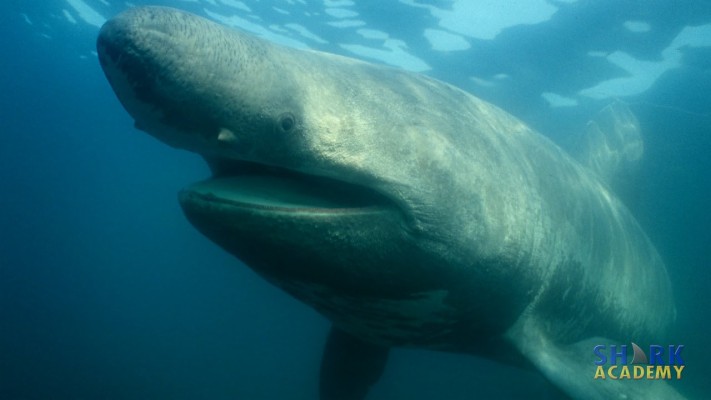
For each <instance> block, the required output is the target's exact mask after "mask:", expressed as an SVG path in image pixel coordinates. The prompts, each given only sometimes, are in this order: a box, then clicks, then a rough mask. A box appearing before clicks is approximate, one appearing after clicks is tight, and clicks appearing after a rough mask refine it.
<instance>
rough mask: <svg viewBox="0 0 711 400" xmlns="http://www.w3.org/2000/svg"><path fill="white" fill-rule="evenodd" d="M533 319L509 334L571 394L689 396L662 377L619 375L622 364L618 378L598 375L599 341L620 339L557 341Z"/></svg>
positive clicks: (627, 399) (623, 398) (629, 399)
mask: <svg viewBox="0 0 711 400" xmlns="http://www.w3.org/2000/svg"><path fill="white" fill-rule="evenodd" d="M534 319H535V318H530V320H531V321H519V322H518V323H517V324H516V326H514V327H513V328H512V329H511V330H509V332H508V334H507V336H508V338H509V339H510V340H511V341H512V342H513V343H514V345H515V346H516V347H517V348H518V349H519V351H521V353H522V354H523V356H524V357H526V358H527V359H528V360H529V361H531V363H532V364H533V365H534V366H535V367H536V368H537V369H538V370H539V371H541V373H543V375H544V376H545V377H546V378H548V380H549V381H551V383H553V384H554V385H556V386H558V387H559V388H560V389H561V390H562V391H563V392H565V394H567V395H568V396H570V397H572V398H574V399H587V400H598V399H599V400H608V399H620V400H636V399H668V400H684V399H686V398H685V397H684V396H682V395H681V394H679V392H677V391H676V390H675V389H674V388H672V387H671V386H670V385H668V384H667V383H666V382H664V381H663V380H645V379H639V380H633V379H620V374H621V371H619V369H620V367H621V366H619V367H618V368H617V369H618V371H616V372H615V374H616V376H615V377H616V378H617V379H612V378H611V377H606V378H605V379H602V377H599V378H598V379H595V375H596V372H597V365H595V363H594V361H595V359H596V357H595V355H594V353H593V349H594V348H595V346H597V345H600V344H611V343H617V342H618V341H616V340H612V339H607V338H601V337H594V338H589V339H585V340H582V341H579V342H576V343H572V344H567V345H558V344H556V343H553V342H552V341H551V340H549V339H548V337H547V335H546V334H545V332H544V331H543V330H542V329H539V327H538V324H537V323H536V322H535V321H532V320H534ZM605 367H607V366H605Z"/></svg>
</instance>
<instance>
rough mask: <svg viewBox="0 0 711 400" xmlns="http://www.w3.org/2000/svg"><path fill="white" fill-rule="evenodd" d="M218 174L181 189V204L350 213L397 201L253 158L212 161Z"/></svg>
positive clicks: (384, 206)
mask: <svg viewBox="0 0 711 400" xmlns="http://www.w3.org/2000/svg"><path fill="white" fill-rule="evenodd" d="M208 163H209V164H210V167H211V169H212V171H213V176H212V177H211V178H209V179H207V180H204V181H201V182H197V183H195V184H193V185H191V186H189V187H187V188H185V189H183V190H182V191H181V193H180V200H181V203H183V204H184V203H186V202H195V201H198V202H209V203H223V204H225V205H231V206H236V207H239V208H242V209H260V210H264V211H269V210H272V211H279V212H296V213H298V212H319V213H324V212H325V213H349V212H357V211H365V210H371V211H374V209H379V210H382V209H383V208H386V207H389V206H392V202H391V201H390V200H389V199H387V198H386V197H385V196H383V195H382V194H380V193H378V192H377V191H375V190H373V189H370V188H367V187H365V186H361V185H356V184H351V183H346V182H343V181H340V180H336V179H333V178H326V177H321V176H315V175H308V174H304V173H300V172H295V171H292V170H288V169H285V168H280V167H273V166H267V165H263V164H259V163H254V162H248V161H232V160H230V161H209V162H208Z"/></svg>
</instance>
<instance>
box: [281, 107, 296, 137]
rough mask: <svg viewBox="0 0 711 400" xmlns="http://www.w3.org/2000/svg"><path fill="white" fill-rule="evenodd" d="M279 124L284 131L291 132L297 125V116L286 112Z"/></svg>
mask: <svg viewBox="0 0 711 400" xmlns="http://www.w3.org/2000/svg"><path fill="white" fill-rule="evenodd" d="M277 126H278V128H279V130H280V131H281V132H282V133H289V132H291V131H292V130H294V127H295V126H296V118H295V117H294V115H293V114H292V113H288V112H287V113H284V114H282V115H281V116H280V117H279V123H278V125H277Z"/></svg>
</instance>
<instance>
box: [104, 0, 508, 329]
mask: <svg viewBox="0 0 711 400" xmlns="http://www.w3.org/2000/svg"><path fill="white" fill-rule="evenodd" d="M97 48H98V54H99V60H100V62H101V65H102V67H103V69H104V71H105V74H106V76H107V78H108V80H109V82H110V84H111V86H112V87H113V89H114V91H115V92H116V94H117V96H118V98H119V100H120V101H121V103H122V104H123V106H124V107H125V108H126V110H127V111H128V112H129V113H130V114H131V116H132V117H133V118H134V119H135V125H136V127H137V128H138V129H140V130H143V131H146V132H148V133H149V134H151V135H153V136H155V137H156V138H158V139H159V140H161V141H163V142H165V143H167V144H169V145H171V146H173V147H177V148H181V149H185V150H188V151H191V152H195V153H198V154H200V155H202V156H203V157H204V158H205V159H206V160H207V162H208V163H209V165H210V167H211V169H212V172H213V176H212V177H211V178H210V179H207V180H205V181H202V182H199V183H196V184H194V185H192V186H190V187H188V188H186V189H184V190H183V191H182V192H181V193H180V196H179V199H180V203H181V205H182V208H183V210H184V212H185V214H186V216H187V217H188V219H189V220H190V221H191V222H192V224H193V225H194V226H195V227H196V228H197V229H199V230H200V231H201V232H202V233H204V234H205V235H206V236H207V237H209V238H210V239H211V240H213V241H214V242H216V243H217V244H219V245H220V246H221V247H223V248H224V249H226V250H227V251H229V252H231V253H232V254H234V255H235V256H237V257H238V258H239V259H240V260H242V261H243V262H244V263H246V264H247V265H249V266H250V267H251V268H253V269H254V270H255V271H257V272H258V273H259V274H261V275H262V276H264V277H265V278H266V279H268V280H269V281H271V282H272V283H274V284H276V285H277V286H280V287H281V288H283V289H285V290H286V291H288V292H290V293H292V294H294V295H295V296H296V297H298V298H300V299H301V300H304V301H305V302H307V303H309V304H311V305H313V306H314V307H316V308H317V309H318V310H319V311H321V312H322V313H323V314H325V315H326V316H328V317H329V318H331V319H333V320H335V321H339V318H341V320H340V321H341V323H342V325H348V324H349V323H351V325H352V326H351V328H350V330H351V331H357V330H358V329H359V328H357V327H353V326H355V325H357V324H358V323H362V322H363V321H369V323H371V325H372V324H373V323H374V322H373V319H374V318H375V319H377V318H376V316H377V315H381V316H382V315H390V316H393V317H395V318H390V319H389V320H390V321H393V320H395V321H397V320H398V317H399V318H400V320H401V321H404V322H402V324H401V325H402V329H404V330H407V329H405V328H406V325H407V324H408V322H407V321H410V323H413V324H419V325H418V326H420V325H422V324H426V323H429V324H430V325H429V326H431V329H433V330H437V329H444V328H443V327H444V326H445V325H446V323H445V322H443V321H444V319H446V318H445V317H443V316H445V315H448V314H453V313H455V312H459V311H453V310H454V308H456V307H455V306H453V305H452V303H453V302H456V301H454V300H452V298H451V296H450V293H449V291H448V290H449V289H446V290H445V288H451V287H453V286H456V287H459V286H463V285H464V283H463V282H464V280H470V279H476V277H475V276H471V274H470V272H464V271H468V270H467V267H468V266H469V265H470V264H471V260H473V259H475V258H474V257H472V252H475V251H476V250H477V245H478V244H479V243H485V241H484V239H483V238H484V234H485V231H486V229H485V228H486V221H484V220H482V219H481V218H479V216H480V215H481V212H480V208H481V202H480V201H479V200H478V197H477V196H476V193H475V192H473V190H474V189H476V187H477V181H476V179H474V180H472V177H475V174H473V173H471V174H470V173H469V172H470V171H469V170H468V169H467V168H470V167H471V165H472V163H471V155H470V154H468V153H467V151H466V149H467V146H464V145H462V143H460V140H461V137H460V136H461V134H462V133H467V132H465V131H467V130H470V129H472V128H476V127H472V126H471V125H469V122H468V121H471V118H470V117H469V116H468V115H469V114H471V113H472V112H481V110H484V111H485V112H486V113H487V114H486V116H487V117H489V119H492V118H491V115H493V116H494V117H497V116H499V114H498V111H497V110H496V109H493V108H487V107H489V106H486V105H484V103H483V102H482V103H478V102H477V100H476V99H474V98H473V97H471V96H469V95H467V94H465V93H464V92H462V91H460V90H458V89H456V88H453V87H451V86H449V85H446V84H443V83H440V82H436V81H434V80H431V79H429V78H426V77H423V76H419V75H415V74H410V73H407V72H404V71H399V70H395V69H392V68H387V67H383V66H376V65H372V64H368V63H364V62H360V61H357V60H353V59H349V58H345V57H340V56H335V55H330V54H326V53H320V52H315V51H308V50H295V49H290V48H285V47H281V46H278V45H276V44H273V43H270V42H268V41H265V40H262V39H259V38H256V37H253V36H250V35H247V34H244V33H240V32H238V31H234V30H231V29H228V28H226V27H223V26H220V25H218V24H216V23H213V22H211V21H208V20H205V19H202V18H199V17H197V16H194V15H191V14H187V13H184V12H180V11H177V10H173V9H168V8H160V7H145V8H135V9H132V10H130V11H127V12H125V13H123V14H121V15H119V16H117V17H115V18H114V19H112V20H110V21H108V22H107V23H106V24H105V25H104V27H103V28H102V29H101V33H100V35H99V38H98V43H97ZM472 110H473V111H472ZM451 115H460V116H462V117H463V118H452V117H451ZM501 118H503V117H501ZM482 119H483V118H482V117H481V116H480V117H479V119H478V120H482ZM478 120H477V121H478ZM493 121H494V122H491V121H485V124H487V125H486V127H488V126H489V125H491V124H492V123H496V121H497V119H496V118H493ZM504 122H506V123H508V120H504ZM463 150H464V151H463ZM484 162H486V160H484ZM484 183H486V182H484ZM463 221H466V223H463ZM478 238H481V239H482V240H477V239H478ZM465 274H466V276H467V278H466V279H463V276H464V275H465ZM491 280H492V278H490V277H489V278H487V281H485V282H483V283H482V284H489V283H490V281H491ZM475 293H476V291H469V292H468V294H466V295H463V296H465V297H466V296H470V295H475ZM505 295H506V294H505V293H502V298H503V297H504V296H505ZM368 299H378V300H377V301H378V304H379V305H377V306H376V305H374V304H375V303H369V300H368ZM384 299H388V300H387V301H389V302H390V303H387V304H388V305H386V306H384V305H383V304H385V303H383V301H385V300H384ZM418 301H421V302H425V303H427V304H429V305H428V306H423V305H420V306H417V307H412V304H411V303H412V302H418ZM402 302H405V303H407V304H409V306H404V305H403V304H405V303H402ZM467 303H471V301H467ZM408 307H409V308H408ZM481 307H485V306H484V305H482V306H481ZM375 308H378V309H379V310H380V311H377V312H376V311H375ZM469 308H470V309H469V310H468V312H469V313H472V310H471V307H469ZM384 309H387V310H384ZM388 310H390V311H388ZM460 311H461V310H460ZM418 313H419V314H418ZM438 313H439V314H438ZM391 314H392V315H391ZM420 314H423V315H420ZM354 315H356V316H357V317H356V318H354V319H353V320H352V321H351V322H344V320H343V318H350V317H351V316H354ZM433 315H439V316H438V317H433ZM344 316H349V317H344ZM452 320H453V319H452ZM346 329H349V328H346ZM365 330H366V329H363V331H365ZM386 330H389V331H392V327H388V328H387V329H386V328H383V331H386ZM411 330H412V331H418V332H419V333H418V334H423V335H429V336H430V337H431V336H432V335H433V334H432V332H430V331H428V330H423V329H411ZM361 336H363V334H361ZM383 337H384V334H379V336H378V338H376V339H374V340H380V341H387V340H385V339H383ZM413 340H414V339H413Z"/></svg>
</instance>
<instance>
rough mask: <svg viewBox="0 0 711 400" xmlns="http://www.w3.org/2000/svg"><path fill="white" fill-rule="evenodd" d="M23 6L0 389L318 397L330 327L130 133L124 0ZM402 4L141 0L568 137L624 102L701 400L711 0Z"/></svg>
mask: <svg viewBox="0 0 711 400" xmlns="http://www.w3.org/2000/svg"><path fill="white" fill-rule="evenodd" d="M35 3H39V2H14V1H10V2H3V3H2V5H0V16H1V17H0V18H2V20H1V21H0V22H2V23H1V24H0V30H2V32H1V33H2V35H0V38H2V39H1V40H0V49H1V50H2V62H1V63H0V135H1V136H0V399H48V398H53V399H99V398H101V399H134V398H171V399H195V398H212V399H221V398H237V399H314V398H316V393H317V377H318V368H319V363H320V355H321V349H322V346H323V342H324V340H325V337H326V333H327V329H328V324H327V322H326V321H325V320H324V319H323V318H322V317H320V316H319V315H317V314H316V313H315V312H314V311H312V310H311V309H309V308H307V307H306V306H304V305H302V304H301V303H298V302H297V301H295V300H293V299H291V298H290V297H288V296H287V295H285V294H283V293H282V292H280V291H279V290H277V289H276V288H274V287H272V286H270V285H268V284H267V283H265V282H263V281H262V280H261V279H260V278H259V277H257V276H256V275H255V274H253V273H252V272H251V271H250V270H249V269H247V268H246V267H244V266H243V265H241V264H240V263H239V262H238V261H236V260H235V259H233V258H232V257H231V256H229V255H227V254H225V253H224V252H223V251H221V250H220V249H219V248H217V246H215V245H214V244H212V243H210V242H209V241H208V240H207V239H205V238H203V237H202V236H201V235H200V234H199V233H198V232H197V231H195V230H194V229H193V228H192V227H191V226H190V225H189V224H188V222H187V221H186V220H185V219H184V217H183V215H182V212H181V210H180V209H179V207H178V203H177V199H176V193H177V191H178V190H179V189H180V188H181V187H183V186H186V185H187V184H188V183H190V182H194V181H196V180H199V179H202V178H204V177H205V176H207V174H208V171H207V168H206V167H205V166H204V165H203V162H202V161H201V160H200V159H199V158H198V157H197V156H194V155H191V154H188V153H185V152H182V151H177V150H174V149H171V148H169V147H167V146H165V145H163V144H162V143H159V142H158V141H156V140H155V139H153V138H151V137H150V136H148V135H146V134H144V133H142V132H139V131H137V130H136V129H134V128H133V125H132V122H133V121H132V120H131V119H130V118H129V116H128V114H127V113H126V112H125V111H124V110H123V108H122V107H121V106H120V104H119V103H118V101H117V100H116V97H115V96H114V94H113V92H112V91H111V89H110V87H109V85H108V83H107V81H106V79H105V78H104V76H103V73H102V71H101V69H100V67H99V64H98V61H97V59H96V55H95V53H93V50H94V40H95V37H96V34H97V32H98V26H97V25H98V24H100V23H101V21H102V18H108V17H110V16H112V15H114V14H116V13H118V12H120V11H121V10H123V9H125V8H126V7H127V6H125V5H124V4H123V3H119V2H104V1H100V0H84V1H79V0H67V1H54V2H43V3H42V5H41V6H39V5H37V4H35ZM133 3H134V4H144V3H143V2H142V1H141V2H136V1H135V2H133ZM292 3H293V4H292ZM408 3H412V2H388V3H386V2H376V1H369V2H358V5H353V4H351V3H350V2H348V1H339V2H336V1H327V2H326V4H324V3H321V2H308V4H301V3H300V2H296V1H294V2H288V1H278V2H277V1H275V2H268V1H262V2H244V3H241V2H236V1H222V2H219V1H218V2H216V4H211V3H210V2H207V1H195V2H187V1H177V0H174V1H153V2H150V3H145V4H162V5H173V6H176V7H181V8H184V9H187V10H190V11H193V12H196V13H199V14H202V15H206V16H207V15H209V16H211V17H213V18H217V19H219V18H222V17H225V16H232V15H239V16H240V17H241V18H242V20H239V21H238V20H234V19H233V20H232V22H233V23H235V24H237V25H241V26H242V27H243V28H246V29H248V30H251V31H253V32H255V33H257V34H260V35H262V36H266V37H268V38H271V39H272V40H276V41H280V42H282V43H286V44H289V45H294V46H297V47H311V48H316V49H320V50H325V51H330V52H335V53H339V54H343V55H346V56H351V57H360V58H364V59H367V60H369V61H374V62H381V63H386V64H390V65H395V66H399V67H404V68H409V69H412V70H417V71H421V72H424V73H426V74H429V75H431V76H434V77H436V78H438V79H442V80H445V81H447V82H450V83H452V84H455V85H457V86H460V87H462V88H464V89H466V90H468V91H471V92H473V93H475V94H476V95H478V96H480V97H482V98H484V99H486V100H488V101H491V102H493V103H494V104H497V105H499V106H501V107H502V108H504V109H506V110H508V111H509V112H511V113H512V114H514V115H516V116H518V117H520V118H522V119H523V120H524V121H526V122H527V123H529V124H530V125H532V126H534V127H535V128H537V129H539V130H541V131H542V132H544V133H545V134H547V135H549V136H550V137H552V138H553V139H554V140H556V141H559V142H561V143H565V142H566V141H567V140H568V139H569V138H570V137H571V135H573V134H574V133H575V132H578V131H580V129H581V127H582V126H583V124H584V122H585V121H586V120H587V118H589V117H590V116H591V115H592V114H593V113H594V112H595V111H597V110H598V109H600V108H601V107H603V106H604V105H605V104H607V103H609V102H610V101H611V99H612V98H615V97H617V98H621V99H622V100H624V101H625V102H627V103H629V104H630V105H631V108H632V109H633V111H634V112H635V113H636V115H637V117H638V118H639V120H640V124H641V126H642V131H643V134H644V135H645V146H646V147H645V150H646V154H645V157H646V158H645V162H644V165H643V169H642V171H641V176H640V179H639V180H638V182H637V183H636V186H637V187H635V188H634V189H635V191H636V193H637V195H636V197H635V198H634V204H631V205H630V207H631V208H632V209H633V212H634V214H635V215H636V216H637V218H638V219H639V221H640V222H641V224H642V225H643V226H644V228H645V229H646V231H647V233H648V234H649V236H650V237H651V239H652V240H653V241H654V243H655V244H656V246H657V248H658V250H659V251H660V253H661V254H662V256H663V258H664V259H665V261H666V263H667V267H668V269H669V274H670V276H671V280H672V282H673V285H674V288H675V293H676V302H677V308H678V314H679V315H678V321H677V323H676V324H675V327H674V330H673V332H672V335H671V336H670V343H675V344H684V345H686V348H685V353H684V356H685V357H684V359H685V361H686V364H687V367H686V370H685V377H684V380H683V382H680V383H679V384H677V385H676V386H677V387H678V388H679V390H681V391H682V392H683V393H685V394H686V395H688V396H689V397H690V398H698V399H701V398H709V396H711V384H710V383H709V382H711V381H709V379H708V376H709V375H711V365H710V364H709V363H708V360H709V359H711V350H709V347H711V346H709V345H710V344H711V343H709V339H708V333H709V331H710V330H711V329H710V324H709V322H708V321H709V320H711V300H710V298H709V296H708V288H709V287H711V272H709V268H708V267H709V260H711V234H710V233H709V231H710V230H709V227H710V226H711V213H709V211H708V206H709V204H711V178H709V173H708V171H710V170H711V157H709V154H711V114H710V113H711V6H709V4H708V2H707V1H701V0H699V1H686V2H681V3H680V2H664V1H654V2H633V1H599V2H583V1H581V2H579V3H580V4H578V2H570V1H566V2H555V1H550V2H545V1H543V0H540V1H531V2H530V3H531V7H524V6H521V4H523V3H520V4H519V3H517V4H518V5H508V3H509V2H503V1H502V2H500V3H498V4H499V5H498V8H497V9H494V10H485V11H486V12H485V13H484V11H481V13H482V14H483V15H484V16H486V18H484V19H482V20H476V21H474V22H470V23H466V22H461V21H462V20H465V21H466V20H467V19H470V20H471V19H472V18H474V17H473V15H475V9H463V8H459V7H463V6H462V3H455V5H454V6H453V7H454V8H453V10H452V11H451V12H445V11H446V10H447V8H448V7H449V6H451V4H452V3H451V2H435V3H436V4H437V5H438V7H439V8H440V9H441V10H439V11H438V10H433V9H431V8H425V7H419V6H417V3H413V4H408ZM463 3H470V4H476V3H477V2H474V1H471V2H463ZM484 3H488V2H483V3H482V4H480V7H481V8H479V10H484V7H485V4H484ZM589 3H594V4H589ZM667 3H669V4H667ZM526 4H528V3H526ZM442 10H445V11H442ZM477 15H478V14H477ZM520 22H525V23H524V24H521V23H520ZM485 28H486V29H485ZM304 29H306V31H305V30H304ZM427 29H430V31H426V30H427ZM305 32H306V34H304V33H305ZM424 32H429V33H428V35H429V36H428V35H425V34H424ZM442 32H444V33H442ZM428 37H429V39H428ZM467 46H468V47H467ZM590 52H593V53H590ZM620 54H623V55H622V56H621V55H620ZM551 94H552V95H551ZM630 290H634V288H633V287H631V288H630ZM548 390H549V388H548V386H547V385H546V383H545V382H544V381H543V379H542V378H540V377H539V376H538V375H537V374H536V373H534V372H528V371H520V370H518V369H515V368H511V367H508V366H502V365H498V364H494V363H492V362H490V361H487V360H483V359H477V358H474V357H469V356H458V355H446V354H437V353H429V352H418V351H402V350H401V351H395V352H394V353H393V355H392V358H391V361H390V363H389V365H388V368H387V370H386V372H385V375H384V376H383V378H382V380H381V382H380V383H379V384H378V385H377V386H376V387H375V388H374V389H373V391H372V393H371V396H370V397H369V399H372V400H378V399H400V398H402V399H434V398H442V399H472V398H494V397H496V398H546V396H547V395H548V394H549V392H548ZM477 396H479V397H477Z"/></svg>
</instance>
